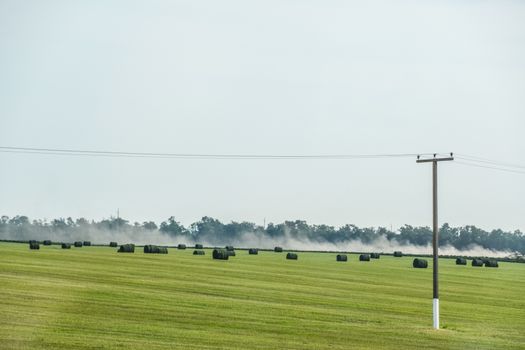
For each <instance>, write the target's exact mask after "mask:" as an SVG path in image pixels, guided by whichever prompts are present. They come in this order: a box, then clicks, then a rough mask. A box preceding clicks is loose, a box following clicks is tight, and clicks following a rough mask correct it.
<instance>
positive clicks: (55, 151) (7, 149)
mask: <svg viewBox="0 0 525 350" xmlns="http://www.w3.org/2000/svg"><path fill="white" fill-rule="evenodd" d="M0 152H4V153H23V154H44V155H60V156H95V157H126V158H173V159H239V160H243V159H285V160H286V159H297V160H300V159H373V158H402V157H415V156H416V155H418V154H423V155H430V154H431V153H383V154H209V153H153V152H127V151H106V150H103V151H101V150H81V149H60V148H34V147H11V146H0Z"/></svg>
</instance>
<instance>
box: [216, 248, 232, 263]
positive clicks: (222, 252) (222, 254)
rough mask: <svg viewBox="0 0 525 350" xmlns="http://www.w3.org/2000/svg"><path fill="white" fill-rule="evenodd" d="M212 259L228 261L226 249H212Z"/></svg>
mask: <svg viewBox="0 0 525 350" xmlns="http://www.w3.org/2000/svg"><path fill="white" fill-rule="evenodd" d="M212 257H213V259H217V260H228V258H229V257H230V255H229V254H228V251H227V250H226V249H214V250H213V253H212Z"/></svg>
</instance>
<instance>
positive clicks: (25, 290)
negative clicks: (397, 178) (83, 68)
mask: <svg viewBox="0 0 525 350" xmlns="http://www.w3.org/2000/svg"><path fill="white" fill-rule="evenodd" d="M191 253H192V249H187V250H176V249H173V248H171V249H170V250H169V254H168V255H146V254H143V253H142V250H141V248H138V251H137V252H136V253H134V254H118V253H116V249H115V248H109V247H83V248H73V247H72V248H71V249H70V250H62V249H60V247H59V246H56V245H53V246H42V245H41V248H40V250H33V251H31V250H29V248H28V245H27V244H17V243H0V348H1V349H390V348H391V349H426V348H428V349H525V265H524V264H515V263H500V267H499V268H497V269H493V268H485V267H481V268H473V267H471V266H470V262H469V266H456V265H455V261H454V260H451V259H441V260H440V264H441V265H440V267H441V269H440V275H441V279H440V282H441V283H440V288H441V290H440V292H441V295H440V297H441V298H440V299H441V326H442V328H443V329H441V330H439V331H435V330H432V328H431V325H432V299H431V298H432V269H431V268H429V269H414V268H412V267H411V263H412V258H409V257H403V258H393V257H391V256H382V257H381V259H380V260H375V261H374V260H373V261H371V262H359V261H357V260H358V259H357V256H356V255H351V256H350V257H349V261H348V262H347V263H341V262H336V261H335V255H336V254H332V253H299V260H298V261H289V260H285V253H273V252H259V255H248V253H247V252H246V251H241V250H238V251H237V256H236V257H232V258H230V260H229V261H215V260H212V259H211V252H210V251H209V250H207V251H206V255H205V256H193V255H192V254H191ZM429 262H430V261H429Z"/></svg>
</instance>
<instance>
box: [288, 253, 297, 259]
mask: <svg viewBox="0 0 525 350" xmlns="http://www.w3.org/2000/svg"><path fill="white" fill-rule="evenodd" d="M286 259H288V260H297V254H295V253H288V254H286Z"/></svg>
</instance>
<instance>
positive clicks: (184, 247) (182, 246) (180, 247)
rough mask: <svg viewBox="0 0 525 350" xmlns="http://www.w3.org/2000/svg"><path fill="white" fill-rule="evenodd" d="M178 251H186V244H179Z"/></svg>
mask: <svg viewBox="0 0 525 350" xmlns="http://www.w3.org/2000/svg"><path fill="white" fill-rule="evenodd" d="M177 249H186V244H179V245H178V246H177Z"/></svg>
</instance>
